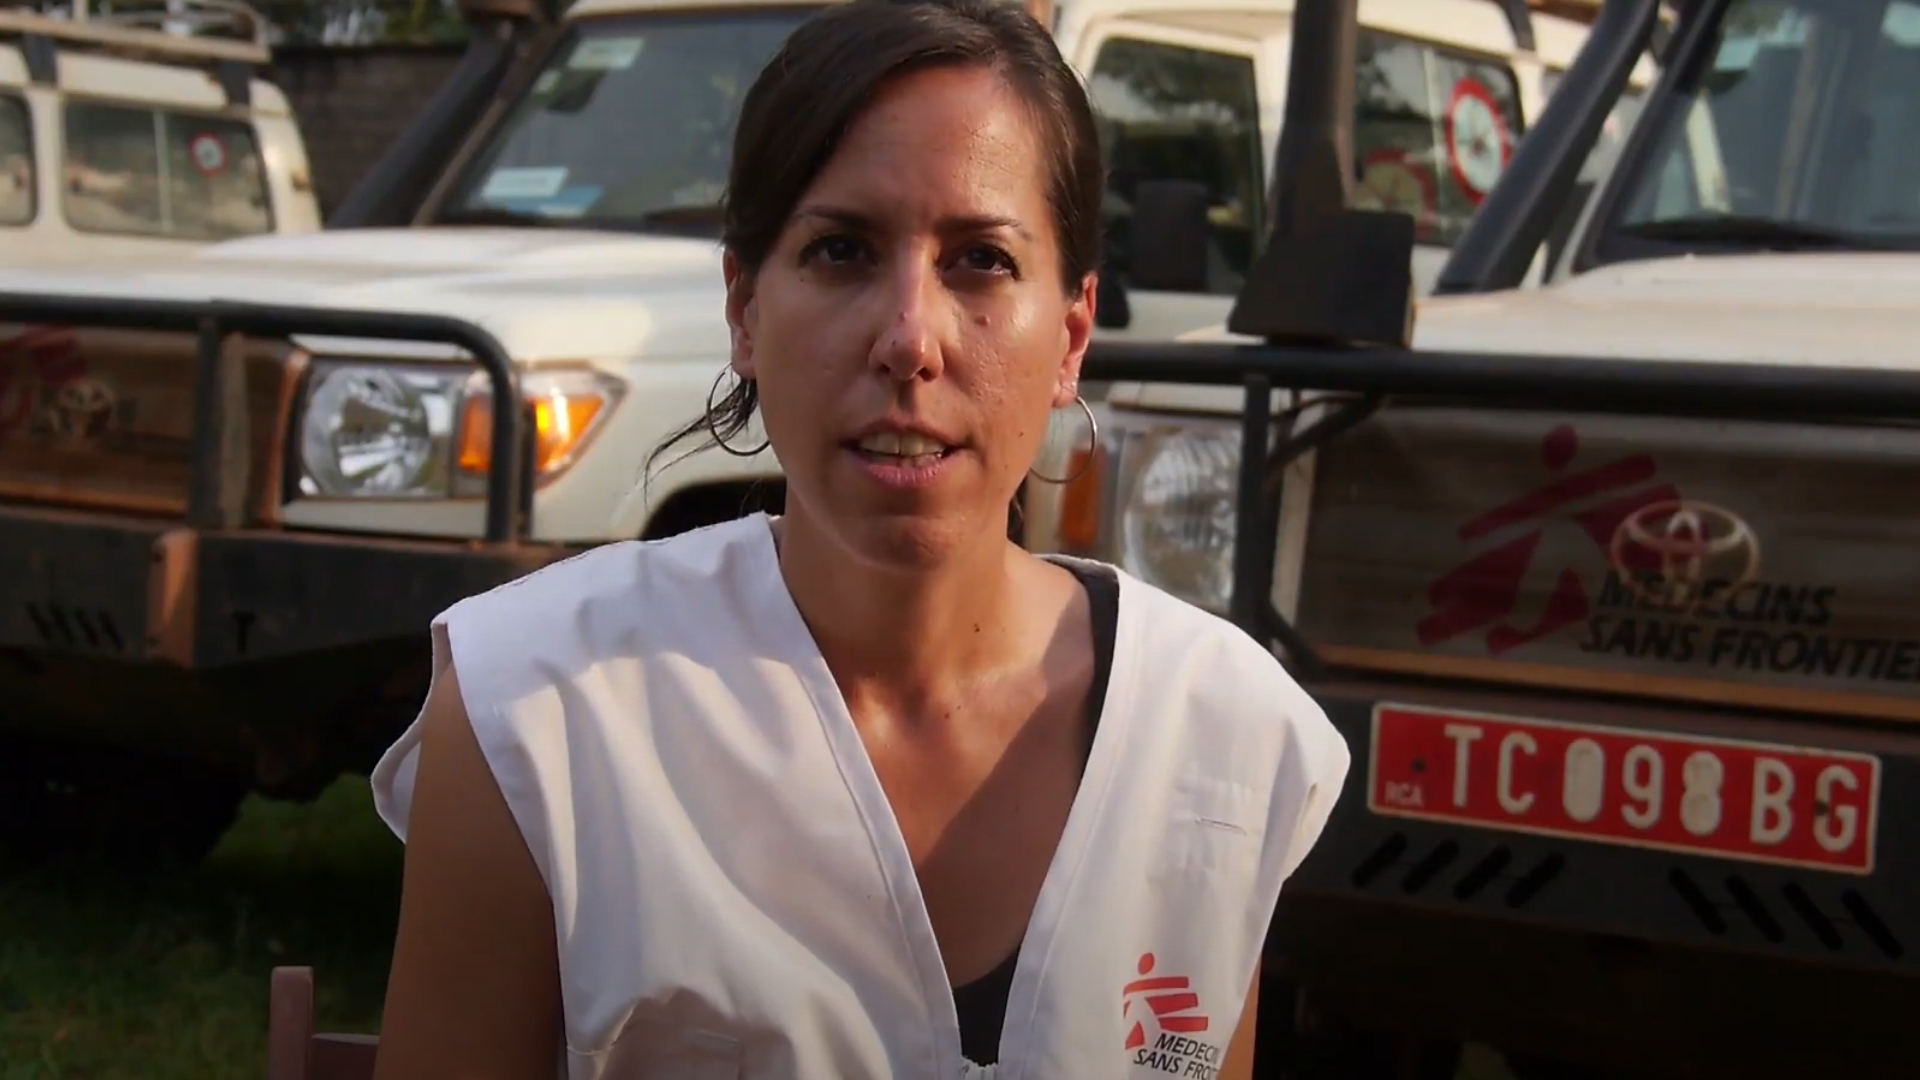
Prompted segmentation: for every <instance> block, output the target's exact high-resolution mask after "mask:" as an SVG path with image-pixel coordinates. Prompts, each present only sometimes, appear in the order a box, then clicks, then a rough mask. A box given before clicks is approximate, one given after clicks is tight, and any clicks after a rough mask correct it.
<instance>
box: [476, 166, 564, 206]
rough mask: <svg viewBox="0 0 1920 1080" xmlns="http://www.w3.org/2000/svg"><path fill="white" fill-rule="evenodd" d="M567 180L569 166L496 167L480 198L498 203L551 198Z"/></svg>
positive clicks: (482, 189)
mask: <svg viewBox="0 0 1920 1080" xmlns="http://www.w3.org/2000/svg"><path fill="white" fill-rule="evenodd" d="M566 182H567V167H566V166H564V165H558V166H552V167H548V166H539V167H533V168H524V167H523V168H514V169H495V170H493V175H492V176H489V177H487V183H486V186H485V187H483V188H481V189H480V198H481V199H483V200H485V201H487V202H490V203H497V202H503V201H506V200H509V199H550V198H552V197H553V196H555V195H557V194H559V193H560V189H561V187H563V186H564V185H565V184H566Z"/></svg>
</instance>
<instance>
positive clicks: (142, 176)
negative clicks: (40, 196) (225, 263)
mask: <svg viewBox="0 0 1920 1080" xmlns="http://www.w3.org/2000/svg"><path fill="white" fill-rule="evenodd" d="M66 132H67V156H66V160H65V162H64V163H63V169H62V186H63V188H64V192H63V195H64V198H63V199H62V203H63V205H64V207H65V209H66V215H67V222H68V223H69V224H70V225H72V226H73V227H74V228H75V229H77V230H79V231H82V232H94V233H116V234H122V235H132V236H158V237H166V238H169V239H177V240H223V239H227V238H229V237H235V236H250V235H254V234H258V233H264V232H269V231H271V230H272V228H273V206H272V202H271V200H270V198H269V196H268V192H267V175H266V169H265V167H264V165H263V163H262V161H261V158H260V148H259V144H258V142H257V141H256V140H255V138H254V133H253V128H252V126H251V125H249V124H247V123H246V122H245V121H241V120H233V119H228V118H225V117H218V116H203V115H198V114H194V113H186V112H173V111H168V110H163V109H152V108H140V107H134V106H126V105H107V104H102V103H99V102H89V101H75V102H69V103H68V104H67V106H66Z"/></svg>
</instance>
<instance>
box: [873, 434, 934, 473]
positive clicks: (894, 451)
mask: <svg viewBox="0 0 1920 1080" xmlns="http://www.w3.org/2000/svg"><path fill="white" fill-rule="evenodd" d="M953 449H954V448H953V447H951V446H948V445H946V444H945V443H942V442H940V441H939V440H937V439H933V438H930V437H928V436H926V435H916V434H914V433H912V432H895V431H885V432H880V433H878V434H874V435H869V436H867V437H866V438H864V439H861V440H860V441H858V442H856V443H855V444H854V446H853V451H854V453H856V454H859V455H860V456H861V457H863V458H866V459H867V460H869V461H873V462H876V463H878V464H882V465H904V466H906V467H908V468H915V469H924V468H927V467H929V466H932V465H935V464H938V463H939V461H940V459H942V458H944V457H946V456H947V455H949V454H951V453H953Z"/></svg>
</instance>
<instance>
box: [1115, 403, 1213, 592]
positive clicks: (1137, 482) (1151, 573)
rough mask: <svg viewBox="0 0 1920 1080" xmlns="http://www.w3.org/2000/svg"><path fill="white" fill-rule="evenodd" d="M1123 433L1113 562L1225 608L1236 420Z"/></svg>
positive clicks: (1153, 582)
mask: <svg viewBox="0 0 1920 1080" xmlns="http://www.w3.org/2000/svg"><path fill="white" fill-rule="evenodd" d="M1129 434H1130V436H1131V437H1130V438H1129V439H1128V440H1127V443H1128V445H1127V446H1126V447H1125V450H1124V452H1123V453H1122V455H1121V470H1122V472H1121V476H1120V478H1119V479H1120V481H1121V486H1120V494H1121V498H1120V500H1119V506H1118V508H1117V509H1118V513H1119V520H1118V521H1117V522H1116V523H1115V524H1116V525H1117V528H1116V529H1115V530H1114V533H1115V537H1114V539H1115V540H1116V541H1117V543H1116V545H1115V546H1116V547H1117V549H1118V550H1117V551H1116V552H1115V555H1116V556H1117V558H1116V559H1115V561H1116V562H1118V563H1119V564H1120V565H1121V566H1122V567H1123V568H1125V569H1126V571H1127V572H1128V573H1130V574H1132V575H1134V576H1135V577H1137V578H1140V579H1141V580H1142V581H1146V582H1149V583H1151V584H1154V585H1157V586H1159V587H1160V588H1162V589H1165V590H1166V591H1168V592H1170V593H1172V594H1174V595H1175V596H1178V597H1180V598H1181V599H1183V600H1186V601H1187V602H1189V603H1192V604H1195V605H1198V606H1200V607H1203V608H1206V609H1208V610H1210V611H1214V612H1220V613H1224V612H1225V611H1226V610H1227V607H1228V604H1229V603H1230V601H1231V599H1232V596H1233V537H1234V523H1235V521H1236V516H1237V510H1236V493H1237V490H1238V487H1239V468H1240V432H1239V428H1238V426H1237V425H1233V426H1227V425H1220V426H1215V425H1194V426H1191V427H1164V428H1148V429H1146V430H1136V431H1133V432H1130V433H1129Z"/></svg>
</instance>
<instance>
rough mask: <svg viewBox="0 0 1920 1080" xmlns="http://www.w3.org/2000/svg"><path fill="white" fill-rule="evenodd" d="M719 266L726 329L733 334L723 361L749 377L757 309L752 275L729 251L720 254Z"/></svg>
mask: <svg viewBox="0 0 1920 1080" xmlns="http://www.w3.org/2000/svg"><path fill="white" fill-rule="evenodd" d="M720 270H721V273H722V275H723V276H724V277H725V278H726V282H727V333H728V334H730V335H731V336H732V338H733V348H732V351H731V352H730V354H729V355H728V357H727V363H728V364H729V365H731V366H732V368H733V373H734V374H735V375H738V376H739V377H740V378H742V379H751V378H753V377H754V367H753V327H754V323H755V322H756V321H757V320H758V317H759V313H760V312H759V307H758V305H757V304H755V303H754V295H753V275H752V274H751V273H748V272H747V269H746V267H744V266H742V265H741V263H740V259H739V258H738V257H737V256H735V255H734V253H733V252H731V251H729V252H726V253H725V254H724V255H722V256H721V258H720Z"/></svg>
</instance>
